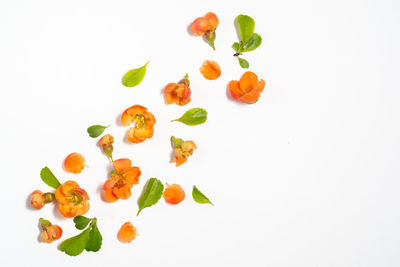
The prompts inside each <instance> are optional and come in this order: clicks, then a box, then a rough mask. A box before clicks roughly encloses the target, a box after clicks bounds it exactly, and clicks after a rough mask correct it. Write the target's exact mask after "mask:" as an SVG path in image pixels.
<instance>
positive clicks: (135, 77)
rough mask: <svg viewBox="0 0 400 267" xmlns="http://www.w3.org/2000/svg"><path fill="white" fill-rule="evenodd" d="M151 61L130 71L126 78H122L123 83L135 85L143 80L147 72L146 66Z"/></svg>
mask: <svg viewBox="0 0 400 267" xmlns="http://www.w3.org/2000/svg"><path fill="white" fill-rule="evenodd" d="M149 62H150V61H147V63H146V64H144V65H143V66H142V67H140V68H137V69H133V70H130V71H128V72H127V73H126V74H125V76H124V78H122V84H123V85H125V86H126V87H134V86H136V85H138V84H139V83H141V82H142V81H143V78H144V75H145V74H146V67H147V64H149Z"/></svg>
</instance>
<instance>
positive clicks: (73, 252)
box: [60, 227, 90, 256]
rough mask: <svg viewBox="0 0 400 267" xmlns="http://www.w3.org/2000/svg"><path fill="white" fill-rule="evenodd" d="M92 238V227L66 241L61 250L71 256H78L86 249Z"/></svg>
mask: <svg viewBox="0 0 400 267" xmlns="http://www.w3.org/2000/svg"><path fill="white" fill-rule="evenodd" d="M89 237H90V227H88V228H87V229H86V230H85V231H83V232H82V233H80V234H79V235H76V236H73V237H71V238H68V239H66V240H64V241H63V242H62V243H61V245H60V250H61V251H64V252H65V253H67V254H68V255H70V256H77V255H79V254H81V253H82V251H83V250H84V249H85V248H86V245H87V243H88V240H89Z"/></svg>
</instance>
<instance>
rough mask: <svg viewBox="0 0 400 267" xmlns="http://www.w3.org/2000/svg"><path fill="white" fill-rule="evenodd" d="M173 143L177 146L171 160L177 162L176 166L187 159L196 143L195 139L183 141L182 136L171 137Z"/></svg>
mask: <svg viewBox="0 0 400 267" xmlns="http://www.w3.org/2000/svg"><path fill="white" fill-rule="evenodd" d="M171 141H172V145H173V146H174V148H175V151H174V158H173V159H172V161H171V162H176V166H177V167H178V166H180V165H182V164H183V163H185V162H186V161H187V157H189V156H191V155H192V154H193V152H194V150H195V149H197V147H196V144H195V143H194V142H193V141H183V140H182V139H180V138H175V137H174V136H172V137H171Z"/></svg>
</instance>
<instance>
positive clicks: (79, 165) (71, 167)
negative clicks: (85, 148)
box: [64, 153, 85, 173]
mask: <svg viewBox="0 0 400 267" xmlns="http://www.w3.org/2000/svg"><path fill="white" fill-rule="evenodd" d="M84 167H85V158H84V157H83V156H82V155H81V154H79V153H71V154H69V155H68V156H67V157H66V158H65V160H64V168H65V170H66V171H67V172H72V173H80V172H81V171H82V170H83V168H84Z"/></svg>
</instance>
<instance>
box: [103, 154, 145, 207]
mask: <svg viewBox="0 0 400 267" xmlns="http://www.w3.org/2000/svg"><path fill="white" fill-rule="evenodd" d="M113 165H114V168H115V171H113V172H112V177H111V178H110V179H108V180H107V181H106V182H105V183H104V185H103V190H104V198H105V200H106V201H107V202H115V201H117V200H118V199H128V198H129V197H130V196H131V189H132V186H133V185H134V184H138V183H139V178H140V174H141V171H140V169H139V168H138V167H131V165H132V162H131V160H130V159H117V160H116V161H114V162H113Z"/></svg>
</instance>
